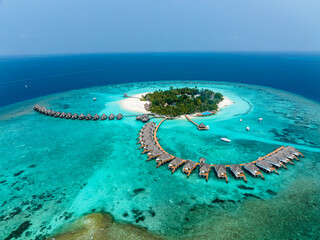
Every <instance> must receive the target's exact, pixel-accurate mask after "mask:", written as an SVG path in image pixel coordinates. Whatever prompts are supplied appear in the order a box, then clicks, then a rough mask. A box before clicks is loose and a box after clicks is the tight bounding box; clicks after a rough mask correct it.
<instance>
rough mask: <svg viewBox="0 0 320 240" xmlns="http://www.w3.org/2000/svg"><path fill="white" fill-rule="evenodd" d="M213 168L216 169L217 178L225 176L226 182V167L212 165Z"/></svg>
mask: <svg viewBox="0 0 320 240" xmlns="http://www.w3.org/2000/svg"><path fill="white" fill-rule="evenodd" d="M213 168H214V170H215V171H216V174H217V177H218V178H220V179H221V178H225V179H226V182H228V175H227V169H226V166H225V165H221V164H218V165H213Z"/></svg>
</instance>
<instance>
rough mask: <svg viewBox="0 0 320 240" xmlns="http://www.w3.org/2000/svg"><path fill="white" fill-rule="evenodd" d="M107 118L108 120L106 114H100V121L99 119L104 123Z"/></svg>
mask: <svg viewBox="0 0 320 240" xmlns="http://www.w3.org/2000/svg"><path fill="white" fill-rule="evenodd" d="M107 118H108V116H107V115H106V114H102V115H101V118H100V119H101V120H102V121H104V120H106V119H107Z"/></svg>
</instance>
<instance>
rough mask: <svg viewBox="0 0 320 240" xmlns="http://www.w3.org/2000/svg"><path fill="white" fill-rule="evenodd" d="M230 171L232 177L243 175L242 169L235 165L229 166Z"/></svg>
mask: <svg viewBox="0 0 320 240" xmlns="http://www.w3.org/2000/svg"><path fill="white" fill-rule="evenodd" d="M230 170H231V171H232V172H233V174H234V175H236V176H238V175H239V174H242V173H243V170H242V168H241V167H240V166H239V165H237V164H235V165H230Z"/></svg>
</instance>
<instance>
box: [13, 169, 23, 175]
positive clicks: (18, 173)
mask: <svg viewBox="0 0 320 240" xmlns="http://www.w3.org/2000/svg"><path fill="white" fill-rule="evenodd" d="M23 172H24V171H23V170H21V171H19V172H17V173H15V174H13V176H15V177H17V176H20V175H21V174H22V173H23Z"/></svg>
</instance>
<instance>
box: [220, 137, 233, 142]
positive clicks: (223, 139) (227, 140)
mask: <svg viewBox="0 0 320 240" xmlns="http://www.w3.org/2000/svg"><path fill="white" fill-rule="evenodd" d="M220 140H221V141H223V142H231V140H230V139H228V138H221V139H220Z"/></svg>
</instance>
